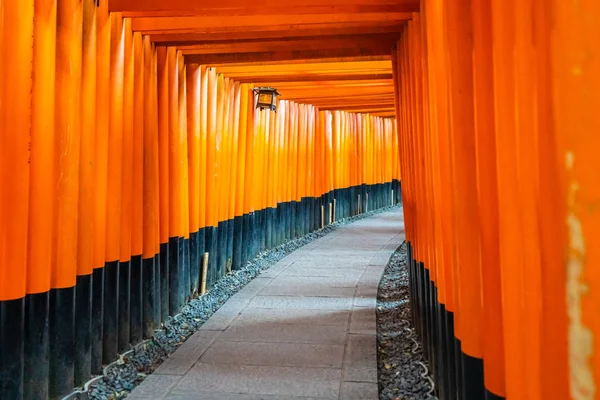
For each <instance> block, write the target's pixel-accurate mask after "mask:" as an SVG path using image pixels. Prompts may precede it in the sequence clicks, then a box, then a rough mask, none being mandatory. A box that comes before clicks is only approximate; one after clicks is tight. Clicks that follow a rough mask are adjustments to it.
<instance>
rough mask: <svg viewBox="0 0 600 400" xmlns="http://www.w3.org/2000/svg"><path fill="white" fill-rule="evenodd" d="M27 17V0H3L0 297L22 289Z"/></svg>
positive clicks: (29, 47)
mask: <svg viewBox="0 0 600 400" xmlns="http://www.w3.org/2000/svg"><path fill="white" fill-rule="evenodd" d="M33 16H34V2H33V0H28V1H18V2H14V1H7V2H4V4H3V15H2V16H0V19H1V20H2V22H1V25H0V30H1V31H2V34H1V36H0V43H1V44H0V46H1V47H0V51H1V53H0V54H2V64H3V66H2V68H1V69H0V73H1V74H2V75H0V76H1V77H2V88H1V89H0V91H1V92H0V93H1V96H0V154H1V155H0V178H1V179H2V186H3V188H10V191H8V190H5V189H4V190H2V191H1V192H0V226H2V229H0V300H14V299H18V298H21V297H23V296H24V295H25V291H26V275H25V273H26V267H27V221H28V205H29V201H28V199H29V131H30V118H31V86H32V82H31V65H32V60H33V32H34V27H33ZM73 275H74V274H73Z"/></svg>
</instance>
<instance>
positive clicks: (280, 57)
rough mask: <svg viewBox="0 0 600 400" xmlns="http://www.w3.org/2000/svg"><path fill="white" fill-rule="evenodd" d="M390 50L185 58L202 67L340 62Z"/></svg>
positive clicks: (195, 55)
mask: <svg viewBox="0 0 600 400" xmlns="http://www.w3.org/2000/svg"><path fill="white" fill-rule="evenodd" d="M389 55H390V49H389V48H388V47H387V45H386V46H377V47H373V48H358V47H354V48H349V49H330V50H303V51H296V50H287V51H270V52H261V53H224V54H192V55H188V56H186V57H185V60H186V62H187V63H193V64H202V65H205V64H206V65H219V64H230V63H238V64H239V63H244V64H252V63H260V62H271V63H272V62H277V61H279V62H281V61H286V62H290V61H296V62H300V63H301V62H306V61H308V60H319V59H322V58H335V59H337V61H338V62H343V61H344V59H355V58H357V57H369V56H386V57H389Z"/></svg>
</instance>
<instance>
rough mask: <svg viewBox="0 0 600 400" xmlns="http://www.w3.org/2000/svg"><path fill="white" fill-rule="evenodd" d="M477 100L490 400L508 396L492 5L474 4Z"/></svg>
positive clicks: (484, 329)
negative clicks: (503, 311) (500, 246)
mask: <svg viewBox="0 0 600 400" xmlns="http://www.w3.org/2000/svg"><path fill="white" fill-rule="evenodd" d="M471 15H472V20H473V90H474V93H473V97H474V117H475V139H476V143H475V145H476V158H477V188H478V204H479V218H480V219H479V234H480V241H481V266H482V270H481V271H482V275H481V276H482V289H483V290H482V294H483V302H482V304H483V319H482V321H483V325H482V334H483V336H482V344H483V357H484V360H483V362H484V372H485V388H486V396H487V398H488V399H496V398H503V397H504V396H505V393H506V391H505V383H504V381H505V379H504V375H505V372H504V369H505V365H504V324H503V318H502V298H501V284H500V283H501V280H500V248H499V239H500V238H499V230H498V224H499V218H500V215H499V212H498V195H499V193H501V192H500V189H499V188H498V184H497V165H496V141H495V127H494V124H495V113H494V82H493V60H492V26H491V2H490V1H472V2H471Z"/></svg>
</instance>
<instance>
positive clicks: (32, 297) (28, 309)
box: [0, 292, 50, 399]
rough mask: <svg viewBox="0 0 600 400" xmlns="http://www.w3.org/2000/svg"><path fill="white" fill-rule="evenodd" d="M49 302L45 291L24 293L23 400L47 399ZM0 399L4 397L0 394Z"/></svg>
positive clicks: (11, 323)
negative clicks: (25, 294)
mask: <svg viewBox="0 0 600 400" xmlns="http://www.w3.org/2000/svg"><path fill="white" fill-rule="evenodd" d="M49 299H50V294H49V292H44V293H36V294H28V295H27V296H26V297H25V334H24V341H25V343H24V362H25V368H24V371H23V377H24V382H23V398H24V399H46V398H48V374H49V365H48V357H49V354H48V349H49V347H48V346H49V343H48V338H49V333H48V315H49V312H50V307H49V305H50V302H49ZM0 307H1V306H0ZM4 322H5V321H4V320H2V321H1V323H2V324H4ZM13 323H14V322H13V321H10V324H9V325H8V326H10V327H12V326H13ZM2 345H3V343H0V346H2ZM0 353H2V354H3V351H2V350H0ZM0 363H1V361H0ZM0 398H4V397H3V396H2V393H1V392H0ZM6 398H10V397H6Z"/></svg>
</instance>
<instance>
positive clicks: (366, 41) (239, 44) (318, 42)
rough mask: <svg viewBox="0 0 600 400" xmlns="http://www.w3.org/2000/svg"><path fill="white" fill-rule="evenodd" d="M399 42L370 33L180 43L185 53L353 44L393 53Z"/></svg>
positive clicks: (317, 47)
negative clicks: (384, 49)
mask: <svg viewBox="0 0 600 400" xmlns="http://www.w3.org/2000/svg"><path fill="white" fill-rule="evenodd" d="M396 41H397V35H395V34H383V35H369V36H355V35H346V36H322V37H314V38H302V39H287V40H286V39H284V40H274V39H267V40H259V41H254V40H253V41H243V40H232V41H223V42H209V43H200V44H194V45H188V46H178V50H181V52H182V53H183V55H184V56H185V55H190V54H221V53H260V52H270V51H287V50H294V51H303V50H304V51H309V50H329V49H344V48H352V47H362V48H371V47H387V48H388V51H390V52H391V49H392V47H393V46H394V43H395V42H396Z"/></svg>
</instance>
